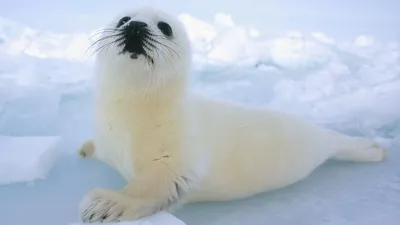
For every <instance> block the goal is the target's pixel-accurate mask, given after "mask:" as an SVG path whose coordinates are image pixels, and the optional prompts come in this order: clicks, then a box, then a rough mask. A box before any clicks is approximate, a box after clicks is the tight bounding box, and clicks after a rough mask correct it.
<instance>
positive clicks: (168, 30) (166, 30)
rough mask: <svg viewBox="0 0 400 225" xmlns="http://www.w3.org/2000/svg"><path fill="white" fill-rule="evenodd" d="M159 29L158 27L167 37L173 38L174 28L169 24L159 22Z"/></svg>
mask: <svg viewBox="0 0 400 225" xmlns="http://www.w3.org/2000/svg"><path fill="white" fill-rule="evenodd" d="M157 27H158V29H160V30H161V32H162V33H163V34H164V35H165V36H168V37H171V36H172V28H171V26H170V25H169V24H168V23H166V22H163V21H160V22H158V24H157Z"/></svg>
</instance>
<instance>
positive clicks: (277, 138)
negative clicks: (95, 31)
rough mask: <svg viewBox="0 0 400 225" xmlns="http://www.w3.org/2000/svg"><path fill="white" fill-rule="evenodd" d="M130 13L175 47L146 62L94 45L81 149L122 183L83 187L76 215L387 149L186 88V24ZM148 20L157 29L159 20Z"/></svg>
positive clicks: (143, 212) (254, 184)
mask: <svg viewBox="0 0 400 225" xmlns="http://www.w3.org/2000/svg"><path fill="white" fill-rule="evenodd" d="M130 15H134V19H140V20H142V21H145V22H147V23H149V24H152V23H153V24H155V23H156V21H157V20H164V21H166V22H168V23H169V24H170V25H171V27H172V29H173V32H174V39H173V40H174V41H175V43H177V44H178V45H179V46H177V45H173V44H172V43H170V42H168V41H167V40H159V41H162V42H163V43H164V44H167V45H168V46H171V47H173V49H174V50H175V51H176V52H178V54H179V57H177V56H176V55H174V54H172V53H171V52H168V51H165V54H166V55H167V56H168V59H169V60H168V61H164V60H163V59H162V58H156V59H155V64H154V67H149V66H148V62H147V61H146V59H145V58H143V57H142V58H139V59H136V60H133V59H131V58H129V56H128V55H116V53H117V52H118V50H119V49H118V48H117V47H111V48H110V49H108V50H107V51H103V52H102V53H99V54H98V58H97V69H98V71H97V72H98V74H97V79H98V80H97V86H96V103H95V105H96V106H95V107H96V108H95V112H96V114H95V127H94V137H93V140H89V141H88V142H86V143H85V144H84V145H83V147H82V148H81V149H80V154H81V156H92V155H93V157H95V158H97V159H99V160H102V161H104V162H106V163H108V164H109V165H111V166H112V167H114V168H115V169H117V170H118V171H119V172H120V173H121V174H122V175H123V176H124V177H125V178H126V179H127V181H128V184H127V185H126V187H124V188H123V189H122V190H120V191H119V192H116V191H111V190H103V189H95V190H93V191H91V192H90V193H88V194H87V195H86V196H85V198H84V199H83V200H82V203H81V209H80V213H81V218H82V220H83V221H100V220H102V221H116V220H133V219H137V218H140V217H143V216H147V215H150V214H153V213H155V212H157V211H160V210H168V209H170V208H171V207H174V206H177V205H179V204H180V203H182V202H184V201H189V202H194V201H220V200H232V199H237V198H243V197H247V196H251V195H254V194H257V193H260V192H264V191H268V190H273V189H277V188H281V187H284V186H287V185H290V184H293V183H295V182H297V181H299V180H301V179H304V178H305V177H307V176H308V175H309V174H310V173H311V172H312V171H313V170H314V169H316V168H317V167H318V166H319V165H321V164H322V163H324V162H325V161H326V160H327V159H330V158H334V159H339V160H350V161H371V162H375V161H380V160H382V159H383V158H384V157H385V150H384V149H382V148H380V147H379V146H378V145H377V144H376V143H374V142H373V141H371V140H368V139H364V138H352V137H348V136H345V135H342V134H339V133H336V132H333V131H330V130H326V129H323V128H321V127H318V126H315V125H313V124H310V123H308V122H306V121H304V120H302V119H300V118H298V117H295V116H292V115H288V114H285V113H282V112H276V111H272V110H268V109H258V108H248V107H244V106H241V105H236V104H231V103H227V102H220V101H216V100H212V99H209V98H206V97H203V96H199V95H196V94H193V93H190V92H189V91H188V90H187V89H186V87H187V84H186V79H187V78H188V74H189V72H190V62H191V52H190V44H189V41H188V39H187V36H186V33H185V29H184V27H183V25H182V24H181V23H180V22H179V21H178V20H176V19H174V18H173V17H171V16H169V15H167V14H166V13H163V12H160V11H156V10H154V9H150V8H144V9H138V10H135V11H132V13H131V14H130ZM121 17H122V16H121ZM118 18H120V17H118ZM152 29H153V30H154V32H157V27H156V25H154V26H153V27H152ZM160 34H161V33H160ZM154 56H155V55H154Z"/></svg>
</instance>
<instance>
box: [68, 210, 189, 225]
mask: <svg viewBox="0 0 400 225" xmlns="http://www.w3.org/2000/svg"><path fill="white" fill-rule="evenodd" d="M84 224H85V223H71V224H68V225H84ZM91 224H93V225H100V224H103V223H91ZM107 224H109V225H185V223H184V222H183V221H182V220H180V219H178V218H176V217H175V216H173V215H172V214H170V213H166V212H159V213H156V214H154V215H152V216H147V217H144V218H141V219H138V220H135V221H129V222H119V223H112V222H111V223H110V222H109V223H107Z"/></svg>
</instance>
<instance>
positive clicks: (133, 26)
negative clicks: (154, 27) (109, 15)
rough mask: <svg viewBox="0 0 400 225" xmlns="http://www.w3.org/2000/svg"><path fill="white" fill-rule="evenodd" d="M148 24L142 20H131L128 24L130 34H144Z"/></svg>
mask: <svg viewBox="0 0 400 225" xmlns="http://www.w3.org/2000/svg"><path fill="white" fill-rule="evenodd" d="M146 27H147V24H146V23H145V22H142V21H131V22H129V24H128V26H126V29H127V33H128V35H132V36H138V35H143V34H144V33H145V31H146Z"/></svg>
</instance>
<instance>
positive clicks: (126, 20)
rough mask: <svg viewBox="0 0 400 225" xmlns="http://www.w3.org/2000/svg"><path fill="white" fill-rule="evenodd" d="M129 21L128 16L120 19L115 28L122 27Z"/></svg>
mask: <svg viewBox="0 0 400 225" xmlns="http://www.w3.org/2000/svg"><path fill="white" fill-rule="evenodd" d="M130 19H131V18H130V17H129V16H125V17H122V18H121V19H120V20H119V21H118V24H117V28H118V27H120V26H122V25H124V24H125V23H126V22H128V21H129V20H130Z"/></svg>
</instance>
